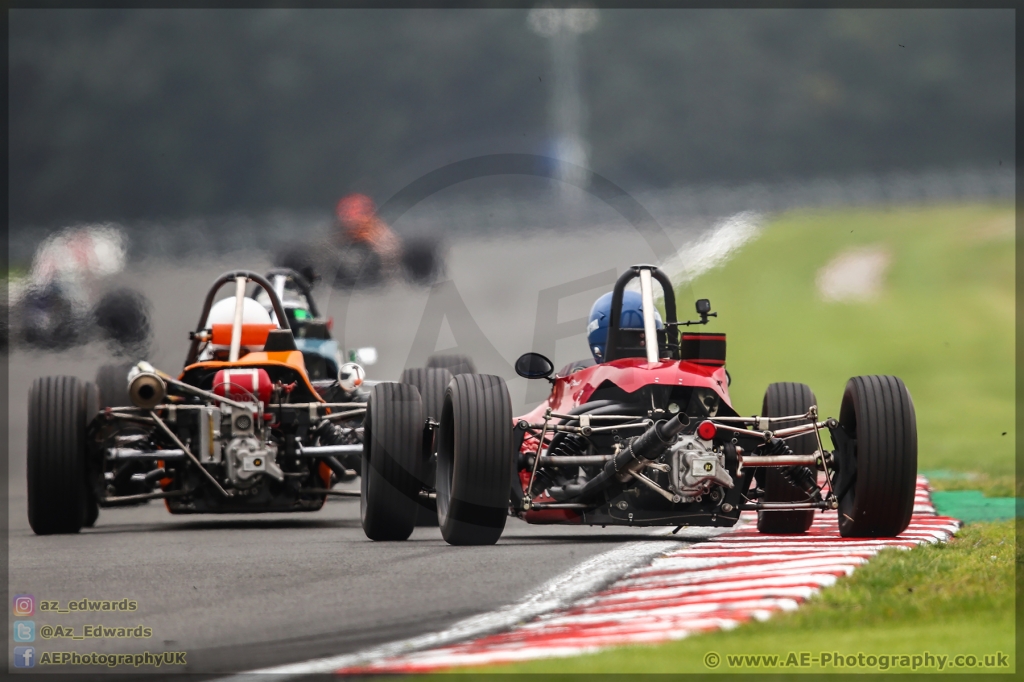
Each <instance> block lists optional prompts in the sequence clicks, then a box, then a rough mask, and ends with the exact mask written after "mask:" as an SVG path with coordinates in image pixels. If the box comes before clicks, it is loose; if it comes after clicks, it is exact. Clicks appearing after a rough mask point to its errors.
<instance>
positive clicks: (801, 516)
mask: <svg viewBox="0 0 1024 682" xmlns="http://www.w3.org/2000/svg"><path fill="white" fill-rule="evenodd" d="M817 402H818V401H817V400H816V399H815V397H814V392H813V391H811V388H810V386H808V385H807V384H798V383H793V382H779V383H775V384H770V385H769V386H768V389H767V390H766V391H765V393H764V402H763V403H762V405H761V416H762V417H788V416H790V415H794V414H806V412H807V410H809V409H810V407H811V406H812V405H816V404H817ZM805 423H810V422H809V421H794V422H792V423H785V424H783V425H781V426H780V428H783V427H787V426H798V425H801V424H805ZM786 444H787V445H788V446H789V447H790V449H791V450H792V451H793V454H795V455H812V454H814V452H815V451H816V450H817V449H818V441H817V439H816V438H815V437H814V434H813V433H811V434H807V435H806V436H798V437H796V438H791V439H789V440H787V441H786ZM802 468H805V469H806V468H807V467H802ZM812 475H813V472H812ZM759 480H760V481H761V485H762V486H764V493H765V494H764V500H765V502H806V501H807V493H806V492H804V491H803V490H801V489H800V488H799V487H798V486H796V485H794V484H793V483H792V482H791V481H789V480H788V479H787V478H786V477H785V476H783V475H782V472H781V471H780V470H779V469H777V468H774V467H771V468H769V467H766V468H764V469H762V474H761V476H759ZM813 522H814V510H813V509H807V510H803V509H801V510H797V511H766V510H760V511H758V512H757V530H758V531H760V532H762V533H773V534H790V533H806V532H807V529H808V528H810V527H811V523H813Z"/></svg>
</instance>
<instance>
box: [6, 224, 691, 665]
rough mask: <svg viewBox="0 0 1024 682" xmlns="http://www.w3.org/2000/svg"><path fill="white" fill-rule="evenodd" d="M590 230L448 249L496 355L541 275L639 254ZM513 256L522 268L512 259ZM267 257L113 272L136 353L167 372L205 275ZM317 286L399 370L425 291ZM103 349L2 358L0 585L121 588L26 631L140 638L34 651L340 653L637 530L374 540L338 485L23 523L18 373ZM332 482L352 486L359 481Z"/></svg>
mask: <svg viewBox="0 0 1024 682" xmlns="http://www.w3.org/2000/svg"><path fill="white" fill-rule="evenodd" d="M601 234H602V235H603V236H601V235H598V236H597V237H595V236H594V235H593V234H591V235H590V238H588V239H587V240H582V241H581V240H577V239H574V237H573V236H572V235H561V236H559V237H551V236H550V235H541V236H536V237H533V238H524V239H517V240H515V241H514V242H511V243H510V242H508V241H506V240H502V239H490V240H479V241H477V242H473V243H468V244H467V243H464V242H460V243H459V244H455V245H452V247H451V248H450V250H449V254H448V275H449V277H451V279H452V280H453V281H455V283H456V285H457V287H458V289H459V292H460V294H461V295H462V297H463V299H464V301H465V303H466V305H467V307H468V309H469V310H470V312H471V313H472V315H473V318H474V321H475V323H476V324H477V325H478V326H479V327H480V329H481V330H482V331H483V333H484V334H485V335H486V336H487V338H488V339H490V340H491V343H492V344H493V345H494V347H495V348H496V350H497V351H498V352H499V353H500V354H501V356H502V357H503V358H504V359H505V360H506V361H507V362H509V363H511V362H512V361H513V360H514V359H515V357H517V356H518V354H519V353H521V352H524V351H525V350H529V349H530V346H531V343H532V339H533V326H534V314H535V310H536V305H537V296H538V291H539V290H540V289H543V288H545V287H551V286H556V285H558V284H562V283H564V282H567V281H570V280H572V279H573V278H574V277H584V276H587V275H591V274H593V273H595V272H600V271H602V270H605V269H607V268H616V270H617V271H618V272H621V270H622V268H623V267H625V266H626V265H628V264H630V263H632V262H645V261H650V260H651V254H650V252H649V250H647V249H646V247H645V245H644V244H643V243H642V242H641V241H640V240H639V239H638V238H637V237H636V235H635V233H631V232H630V228H628V227H627V228H625V229H624V230H618V231H616V230H612V231H609V232H607V233H601ZM540 237H543V241H539V239H540ZM680 242H681V240H680V239H679V238H678V237H677V238H676V243H677V244H679V243H680ZM541 245H543V246H544V248H543V249H540V248H539V247H540V246H541ZM570 246H571V248H572V250H573V251H572V253H573V255H574V258H573V259H571V261H570V262H568V263H565V259H562V258H559V259H558V260H557V261H556V260H554V259H555V258H556V257H557V256H558V254H559V253H560V249H562V248H563V247H564V248H569V247H570ZM561 253H564V251H561ZM545 260H547V261H549V262H548V263H545ZM524 262H525V263H529V264H530V267H529V268H527V269H524V268H523V263H524ZM555 263H561V264H562V266H563V267H562V269H561V270H560V271H559V272H558V273H557V274H554V275H553V274H552V273H551V272H550V271H549V270H550V267H548V268H545V266H546V265H547V266H553V265H554V264H555ZM266 266H267V261H266V258H265V256H260V255H258V254H237V255H235V256H232V257H229V258H226V259H222V261H220V262H217V263H205V264H200V265H198V266H196V265H190V266H188V267H185V266H183V264H181V263H173V264H172V263H159V262H153V263H148V264H144V265H139V266H136V267H135V268H133V270H132V271H131V272H129V273H125V274H124V275H123V276H122V279H123V280H124V281H125V282H130V283H132V284H133V285H134V286H136V287H138V288H139V289H141V290H142V291H143V293H145V294H146V296H147V297H149V299H150V300H151V302H152V304H153V307H154V309H155V311H156V313H157V315H156V317H155V318H154V329H155V335H156V339H157V341H156V343H155V344H154V348H153V349H152V352H151V354H150V358H151V359H152V360H153V361H154V363H155V364H157V366H159V367H161V368H164V369H166V370H168V371H172V372H173V371H176V370H177V369H178V368H179V367H180V363H181V361H182V359H183V355H184V353H185V350H186V343H187V330H188V329H189V328H190V326H191V325H193V324H194V323H195V319H194V318H195V317H196V316H197V315H198V311H199V308H200V306H201V300H202V296H203V294H204V293H205V291H206V288H207V286H208V283H209V282H210V281H211V280H212V279H213V277H214V276H215V275H216V274H218V273H219V272H222V271H224V270H226V269H228V268H234V267H251V268H254V269H262V268H265V267H266ZM319 293H320V297H319V298H320V300H321V302H322V307H325V308H326V309H327V310H328V313H329V314H332V315H335V316H336V317H338V318H339V319H340V320H341V322H342V323H344V326H345V331H344V333H345V334H346V339H345V341H346V342H347V345H348V346H349V347H353V346H358V345H375V346H376V347H377V348H378V350H379V352H380V356H381V361H380V363H379V364H378V365H376V366H374V367H372V368H370V372H369V374H370V378H376V379H395V378H397V375H398V373H399V372H400V370H401V368H402V367H403V366H404V365H405V361H406V358H407V357H408V356H409V353H410V347H411V343H412V339H413V337H414V336H415V332H416V329H417V327H418V325H419V323H420V318H421V316H422V313H423V309H424V304H425V301H426V296H427V294H426V291H425V290H422V289H412V288H410V287H408V286H405V285H397V286H394V287H390V288H386V289H383V290H378V291H371V292H364V293H360V294H357V295H356V296H354V297H353V298H352V300H351V301H350V302H349V303H348V305H347V313H346V306H345V303H344V300H343V298H342V297H341V296H339V295H338V294H337V293H336V292H335V293H332V294H331V295H330V299H329V300H325V299H326V296H325V290H323V289H321V291H320V292H319ZM600 293H601V291H599V290H597V291H591V292H587V293H585V294H580V295H575V296H572V297H569V298H567V299H565V300H564V301H562V303H561V304H560V306H559V313H558V314H559V319H560V320H566V319H572V318H577V317H580V316H584V317H585V315H586V313H587V310H588V309H589V306H590V303H591V302H592V301H593V299H594V298H595V297H596V296H597V295H599V294H600ZM681 305H686V306H689V305H690V304H689V303H688V302H685V301H684V302H682V303H681ZM382 310H383V311H387V314H383V315H382V314H381V311H382ZM684 314H685V313H684ZM450 326H451V327H452V329H453V330H454V329H455V328H456V327H457V325H450ZM446 333H448V334H450V333H451V332H448V331H447V330H445V329H442V332H441V334H442V338H441V340H440V341H439V342H438V346H437V347H436V348H443V347H444V346H445V341H444V335H445V334H446ZM457 340H458V339H456V341H457ZM585 352H586V346H585V341H584V340H583V336H582V333H581V334H579V335H578V336H577V338H575V339H572V340H567V341H560V342H559V343H558V346H557V353H556V356H555V360H556V362H557V363H563V362H568V361H570V360H573V359H576V358H577V357H578V356H579V357H582V356H583V354H584V353H585ZM106 359H107V358H106V351H105V350H104V348H103V347H102V346H101V345H99V344H96V343H94V344H90V345H89V346H86V347H84V348H80V349H77V350H75V351H72V352H67V353H63V354H53V353H39V352H29V351H23V350H18V351H15V352H13V353H12V355H11V357H10V360H9V371H10V379H9V399H10V403H9V404H10V407H9V417H10V428H9V433H8V438H9V448H10V449H9V453H10V459H9V473H10V487H9V490H10V498H9V503H10V506H9V509H10V544H9V547H10V554H9V571H10V572H9V587H10V594H12V595H13V594H32V595H35V597H36V598H37V600H41V599H50V600H53V599H56V600H61V601H62V603H63V602H66V601H67V600H69V599H80V598H82V597H90V598H99V599H121V598H129V599H133V600H136V601H137V602H138V610H137V611H136V612H134V613H131V614H127V615H121V614H98V615H92V616H85V615H82V614H68V615H61V616H58V615H51V614H45V615H44V614H41V613H39V612H37V613H36V616H35V620H36V623H37V626H38V627H41V626H42V625H44V624H49V625H57V624H66V625H75V626H77V627H78V628H81V626H82V625H84V624H87V623H90V624H91V623H98V624H102V625H108V626H110V625H131V626H135V625H138V624H142V625H146V626H150V627H152V628H153V637H152V638H151V639H149V640H141V641H140V640H91V641H90V640H86V641H66V640H65V641H57V640H49V641H43V640H41V639H39V638H38V637H37V640H36V644H35V645H36V647H37V651H39V652H40V653H41V652H43V651H79V652H88V651H97V652H125V653H127V652H131V653H135V652H140V651H145V650H147V649H148V650H150V651H162V650H175V651H186V652H187V653H188V655H187V660H188V664H189V665H188V670H190V671H193V672H207V673H215V672H216V673H226V672H234V671H242V670H250V669H253V668H260V667H265V666H271V665H279V664H283V663H288V662H293V661H299V660H305V659H309V658H312V657H316V656H323V655H329V654H339V653H345V652H352V651H357V650H359V649H362V648H365V647H369V646H373V645H377V644H382V643H385V642H389V641H392V640H395V639H400V638H404V637H409V636H413V635H417V634H421V633H426V632H430V631H434V630H437V629H440V628H443V627H445V626H447V625H450V624H451V623H453V622H455V621H457V620H460V619H462V618H464V617H467V616H470V615H473V614H478V613H481V612H485V611H488V610H491V609H494V608H497V607H500V606H503V605H506V604H509V603H511V602H513V601H515V600H517V599H519V598H520V597H522V596H523V595H524V594H526V593H528V592H530V591H531V590H532V589H533V588H535V587H537V586H538V585H539V584H541V583H542V582H544V581H545V580H547V579H549V578H551V577H553V576H555V575H557V574H559V573H561V572H563V571H565V570H567V569H569V568H570V567H572V566H573V565H575V564H577V563H579V562H581V561H583V560H584V559H586V558H588V557H590V556H593V555H596V554H599V553H601V552H603V551H606V550H609V549H611V548H613V547H615V546H617V545H618V544H620V543H623V542H626V541H628V540H631V539H636V538H637V537H638V536H642V535H645V534H647V533H648V532H649V531H646V530H643V529H629V528H626V529H611V528H609V529H601V528H590V527H582V528H575V527H563V526H528V525H527V524H524V523H522V522H520V521H518V520H514V519H510V520H509V523H508V526H507V527H506V531H505V534H504V535H503V536H502V539H501V541H500V542H499V543H498V544H497V545H495V546H491V547H475V548H455V547H449V546H447V545H446V544H445V543H444V542H443V540H442V539H441V537H440V533H439V531H438V530H437V529H436V528H418V529H417V530H416V531H415V533H414V534H413V536H412V538H411V539H410V540H409V541H408V542H402V543H372V542H370V541H368V540H367V539H366V538H365V536H364V535H363V532H362V529H361V527H360V524H359V505H358V501H356V500H342V499H338V500H332V501H330V502H329V503H328V504H327V505H325V508H324V509H323V510H321V511H320V512H316V513H307V514H272V515H258V516H256V515H251V516H241V515H231V516H171V515H169V514H168V513H167V512H166V511H165V510H164V507H163V505H162V504H160V503H158V502H151V503H149V504H147V505H144V506H140V507H135V508H127V509H104V510H102V511H101V514H100V517H99V521H98V522H97V524H96V527H95V528H93V529H88V530H84V531H83V532H82V533H81V534H79V535H72V536H50V537H37V536H35V535H33V534H32V531H31V530H30V528H29V526H28V521H27V516H26V497H25V474H24V471H25V463H24V453H25V396H26V395H27V391H28V387H29V385H30V383H31V381H32V380H33V379H34V378H35V377H37V376H41V375H44V374H73V375H77V376H79V377H81V378H83V379H89V378H91V377H92V376H94V374H95V371H96V368H97V367H98V366H99V365H100V364H101V363H103V362H104V361H105V360H106ZM484 369H485V370H486V369H487V368H486V367H485V368H484ZM509 386H510V390H511V393H512V396H513V403H514V406H515V410H516V412H517V413H521V411H523V408H524V407H525V405H526V403H525V396H524V391H525V381H524V380H521V379H514V380H512V381H510V382H509ZM345 485H346V487H357V485H358V481H356V482H354V483H350V484H345ZM91 670H92V671H96V670H97V669H95V668H93V669H91ZM69 672H70V671H69Z"/></svg>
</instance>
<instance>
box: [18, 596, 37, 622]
mask: <svg viewBox="0 0 1024 682" xmlns="http://www.w3.org/2000/svg"><path fill="white" fill-rule="evenodd" d="M35 612H36V598H35V597H33V596H32V595H31V594H16V595H14V615H15V616H19V617H24V616H31V615H32V614H33V613H35Z"/></svg>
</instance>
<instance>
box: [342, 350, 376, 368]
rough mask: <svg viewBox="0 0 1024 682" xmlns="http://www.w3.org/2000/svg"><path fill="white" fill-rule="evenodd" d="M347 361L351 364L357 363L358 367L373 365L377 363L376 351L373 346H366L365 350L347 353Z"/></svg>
mask: <svg viewBox="0 0 1024 682" xmlns="http://www.w3.org/2000/svg"><path fill="white" fill-rule="evenodd" d="M348 359H349V360H351V361H352V362H358V363H359V364H360V365H365V366H369V365H373V364H376V363H377V349H376V348H374V347H373V346H366V347H365V348H357V349H355V350H351V351H349V352H348Z"/></svg>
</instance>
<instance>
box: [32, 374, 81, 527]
mask: <svg viewBox="0 0 1024 682" xmlns="http://www.w3.org/2000/svg"><path fill="white" fill-rule="evenodd" d="M87 399H88V396H87V393H86V387H85V386H83V385H82V384H80V383H79V381H78V379H76V378H75V377H67V376H60V377H44V378H42V379H36V380H35V381H34V382H32V387H31V389H29V394H28V449H27V469H28V471H27V473H28V522H29V525H30V526H32V530H33V531H35V533H36V534H37V535H51V534H55V533H77V532H78V531H79V530H81V528H82V526H83V525H85V522H86V520H87V517H88V515H89V512H90V510H91V507H90V502H89V497H90V496H89V491H88V489H87V485H86V466H85V465H86V461H85V458H86V448H85V427H86V403H87Z"/></svg>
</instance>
